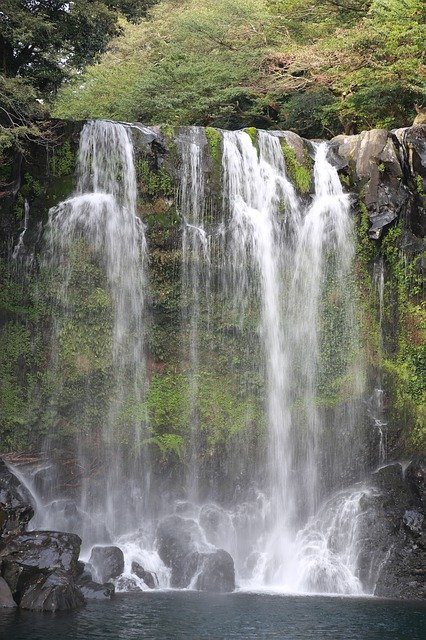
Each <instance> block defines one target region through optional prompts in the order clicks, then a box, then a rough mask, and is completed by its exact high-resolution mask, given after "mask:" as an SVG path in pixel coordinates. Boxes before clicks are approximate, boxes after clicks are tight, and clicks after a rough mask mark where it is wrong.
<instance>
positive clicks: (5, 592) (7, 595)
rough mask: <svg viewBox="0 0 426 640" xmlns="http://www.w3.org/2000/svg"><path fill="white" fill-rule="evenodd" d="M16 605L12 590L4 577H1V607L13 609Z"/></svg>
mask: <svg viewBox="0 0 426 640" xmlns="http://www.w3.org/2000/svg"><path fill="white" fill-rule="evenodd" d="M13 607H16V602H15V600H14V599H13V596H12V592H11V590H10V588H9V585H8V584H7V582H6V580H5V579H4V578H0V609H11V608H13Z"/></svg>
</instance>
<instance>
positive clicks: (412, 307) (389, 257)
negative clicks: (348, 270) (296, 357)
mask: <svg viewBox="0 0 426 640" xmlns="http://www.w3.org/2000/svg"><path fill="white" fill-rule="evenodd" d="M402 238H403V227H402V223H399V224H398V225H396V226H394V227H392V228H391V229H390V230H389V231H388V232H387V234H386V235H385V237H384V238H383V241H382V247H381V248H382V252H383V255H384V257H385V259H386V263H387V265H388V268H389V269H390V273H391V278H390V279H389V280H388V283H387V287H386V289H385V295H386V301H387V303H388V304H387V305H386V308H387V316H386V321H387V322H388V323H389V325H390V326H395V323H396V322H397V332H396V341H394V342H392V343H391V344H389V345H385V346H386V358H385V360H384V363H383V368H384V371H385V372H386V374H387V379H388V385H389V390H390V397H391V398H392V406H391V412H392V418H393V420H394V422H395V423H396V424H399V425H404V429H403V435H404V437H405V442H404V443H403V444H404V446H405V448H406V450H407V451H408V452H411V451H412V450H416V447H417V448H418V447H419V446H420V447H424V445H425V444H426V305H425V303H424V301H423V300H422V299H421V298H420V296H421V294H422V292H423V287H424V273H423V268H422V263H423V261H424V257H425V254H424V253H423V254H421V253H420V254H417V255H414V256H413V255H411V256H407V255H406V254H405V252H404V251H403V249H402Z"/></svg>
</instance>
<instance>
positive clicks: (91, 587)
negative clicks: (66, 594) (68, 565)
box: [75, 573, 115, 600]
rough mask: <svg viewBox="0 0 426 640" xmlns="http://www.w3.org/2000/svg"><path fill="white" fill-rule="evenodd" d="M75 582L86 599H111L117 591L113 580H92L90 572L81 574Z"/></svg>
mask: <svg viewBox="0 0 426 640" xmlns="http://www.w3.org/2000/svg"><path fill="white" fill-rule="evenodd" d="M75 583H76V586H77V587H78V588H79V590H80V591H81V593H82V594H83V596H84V597H85V598H86V600H110V599H111V598H112V596H113V595H114V593H115V587H114V585H113V583H112V582H106V583H105V584H99V582H94V581H93V580H92V576H91V575H90V574H89V573H83V574H82V575H80V576H79V577H78V578H77V579H76V581H75Z"/></svg>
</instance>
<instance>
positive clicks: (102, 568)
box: [89, 546, 124, 584]
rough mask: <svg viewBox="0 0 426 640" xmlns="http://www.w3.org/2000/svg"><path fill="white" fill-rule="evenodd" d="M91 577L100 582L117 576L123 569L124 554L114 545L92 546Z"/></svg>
mask: <svg viewBox="0 0 426 640" xmlns="http://www.w3.org/2000/svg"><path fill="white" fill-rule="evenodd" d="M89 565H90V566H91V572H92V578H93V579H94V580H95V581H96V582H100V583H101V584H103V583H106V582H108V581H109V580H112V579H113V578H118V576H119V575H121V574H122V573H123V571H124V554H123V552H122V550H121V549H119V548H118V547H114V546H108V547H93V549H92V552H91V554H90V559H89Z"/></svg>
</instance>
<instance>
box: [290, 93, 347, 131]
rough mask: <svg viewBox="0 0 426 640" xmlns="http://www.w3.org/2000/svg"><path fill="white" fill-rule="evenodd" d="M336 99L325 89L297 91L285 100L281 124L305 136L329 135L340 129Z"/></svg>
mask: <svg viewBox="0 0 426 640" xmlns="http://www.w3.org/2000/svg"><path fill="white" fill-rule="evenodd" d="M338 105H339V103H338V101H337V99H336V98H335V96H334V95H333V94H332V93H331V92H330V91H329V90H327V89H312V90H308V91H306V92H304V93H298V94H295V95H294V96H292V97H291V98H290V99H289V100H287V101H286V102H285V105H284V106H283V113H284V115H285V119H283V120H282V126H284V127H285V128H286V129H291V130H293V131H297V133H299V135H301V136H304V137H305V138H318V137H331V136H334V135H336V134H338V133H340V130H341V122H340V120H339V117H338V115H337V111H338Z"/></svg>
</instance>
